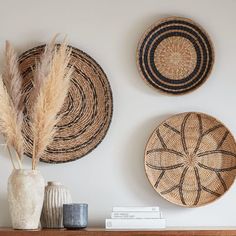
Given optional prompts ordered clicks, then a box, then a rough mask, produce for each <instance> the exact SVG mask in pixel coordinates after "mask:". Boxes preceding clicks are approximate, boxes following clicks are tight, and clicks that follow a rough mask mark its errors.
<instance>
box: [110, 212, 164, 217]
mask: <svg viewBox="0 0 236 236" xmlns="http://www.w3.org/2000/svg"><path fill="white" fill-rule="evenodd" d="M111 218H112V219H160V218H162V212H160V211H156V212H155V211H153V212H145V211H142V212H139V211H137V212H125V211H122V212H112V213H111Z"/></svg>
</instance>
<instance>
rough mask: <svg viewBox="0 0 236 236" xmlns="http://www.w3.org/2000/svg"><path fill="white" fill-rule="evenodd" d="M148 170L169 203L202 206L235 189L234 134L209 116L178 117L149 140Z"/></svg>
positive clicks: (146, 160)
mask: <svg viewBox="0 0 236 236" xmlns="http://www.w3.org/2000/svg"><path fill="white" fill-rule="evenodd" d="M145 170H146V175H147V177H148V179H149V181H150V183H151V185H152V187H153V188H154V189H155V190H156V191H157V192H158V193H159V194H160V195H161V196H162V197H164V198H165V199H166V200H168V201H170V202H172V203H175V204H177V205H181V206H185V207H198V206H202V205H205V204H208V203H210V202H213V201H215V200H216V199H218V198H219V197H220V196H222V195H223V194H224V193H225V192H226V191H227V190H228V189H229V188H230V186H232V184H233V182H234V180H235V174H236V143H235V140H234V137H233V135H232V134H231V133H230V131H229V130H228V129H227V128H226V127H225V126H224V125H223V124H222V123H221V122H220V121H218V120H216V119H215V118H213V117H211V116H209V115H206V114H203V113H196V112H190V113H181V114H177V115H175V116H172V117H170V118H169V119H167V120H165V121H164V122H163V123H162V124H160V125H159V126H158V127H157V128H156V129H155V131H154V132H153V133H152V135H151V137H150V138H149V140H148V143H147V146H146V150H145Z"/></svg>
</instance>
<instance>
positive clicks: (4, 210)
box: [0, 185, 11, 227]
mask: <svg viewBox="0 0 236 236" xmlns="http://www.w3.org/2000/svg"><path fill="white" fill-rule="evenodd" d="M1 187H2V185H1ZM0 209H1V210H0V212H1V215H0V222H1V226H4V227H10V226H11V225H10V224H11V223H10V222H11V218H10V214H9V208H8V201H7V193H3V191H2V190H1V191H0Z"/></svg>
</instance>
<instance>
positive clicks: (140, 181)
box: [122, 114, 186, 212]
mask: <svg viewBox="0 0 236 236" xmlns="http://www.w3.org/2000/svg"><path fill="white" fill-rule="evenodd" d="M172 115H174V114H166V115H162V116H157V117H153V118H151V119H149V120H147V121H145V122H143V123H142V124H139V125H137V127H136V128H135V129H134V132H133V133H131V134H130V136H129V137H127V140H129V142H127V145H126V146H125V147H124V154H123V156H124V157H125V159H124V160H123V163H122V164H123V167H122V168H123V178H124V182H125V183H126V184H127V188H128V189H129V191H130V192H132V193H133V194H134V197H133V198H134V199H136V202H137V201H139V202H141V204H143V205H158V206H160V207H161V209H162V210H164V212H168V210H171V211H173V209H179V210H180V209H186V208H183V207H180V206H177V205H174V204H172V203H170V202H168V201H167V200H165V199H164V198H162V197H161V196H160V195H159V194H158V193H157V192H156V191H155V190H154V189H153V188H152V186H151V184H150V183H149V181H148V179H147V177H146V174H145V169H144V150H145V147H146V144H147V141H148V139H149V137H150V135H151V134H152V132H153V131H154V129H155V128H156V127H157V126H158V125H159V124H160V123H161V122H162V121H164V120H165V119H167V118H169V117H170V116H172Z"/></svg>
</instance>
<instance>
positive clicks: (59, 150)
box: [19, 45, 113, 163]
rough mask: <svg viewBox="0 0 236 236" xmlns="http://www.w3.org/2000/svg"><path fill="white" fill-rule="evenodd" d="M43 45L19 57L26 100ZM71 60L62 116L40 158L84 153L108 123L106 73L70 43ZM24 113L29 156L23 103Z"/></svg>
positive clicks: (29, 144) (29, 145) (98, 139)
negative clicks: (72, 70) (70, 70)
mask: <svg viewBox="0 0 236 236" xmlns="http://www.w3.org/2000/svg"><path fill="white" fill-rule="evenodd" d="M44 47H45V46H44V45H41V46H38V47H35V48H33V49H30V50H28V51H27V52H25V53H23V54H22V55H21V57H20V59H19V62H20V67H21V68H22V69H21V72H22V75H23V78H24V94H25V96H24V102H25V103H26V104H27V103H29V101H30V91H31V89H32V86H33V84H32V81H31V79H32V71H33V69H34V67H35V62H36V59H37V60H38V59H39V57H40V55H41V53H42V52H43V50H44ZM32 58H33V60H32ZM27 61H29V63H28V62H27ZM74 61H75V63H74ZM72 64H73V65H74V74H73V78H72V80H71V87H70V89H69V92H68V97H67V99H66V101H65V103H64V106H63V108H62V110H61V111H60V115H62V119H61V121H60V122H59V123H58V124H57V127H58V131H57V133H56V135H55V137H54V140H53V142H52V144H50V145H49V146H48V147H47V149H46V152H45V154H44V155H43V156H42V158H41V161H43V162H48V163H63V162H68V161H73V160H76V159H78V158H81V157H83V156H85V155H86V154H88V153H89V152H90V151H92V150H93V149H94V148H96V147H97V145H98V144H99V143H100V142H101V141H102V140H103V138H104V137H105V135H106V133H107V131H108V128H109V126H110V122H111V118H112V113H113V99H112V91H111V88H110V84H109V81H108V79H107V77H106V74H105V73H104V71H103V70H102V68H101V67H100V66H99V65H98V64H97V63H96V62H95V61H94V60H93V59H92V58H91V57H90V56H88V55H87V54H86V53H84V52H83V51H81V50H79V49H76V48H74V47H72ZM69 66H71V65H69ZM24 113H25V118H24V130H23V132H24V138H25V140H26V143H27V150H26V155H28V156H29V157H31V150H32V144H33V141H32V135H31V131H30V125H29V124H30V122H29V121H30V116H29V114H28V110H27V106H26V108H25V110H24Z"/></svg>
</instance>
